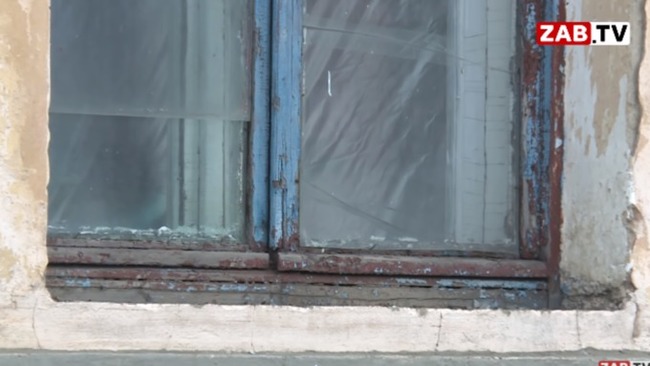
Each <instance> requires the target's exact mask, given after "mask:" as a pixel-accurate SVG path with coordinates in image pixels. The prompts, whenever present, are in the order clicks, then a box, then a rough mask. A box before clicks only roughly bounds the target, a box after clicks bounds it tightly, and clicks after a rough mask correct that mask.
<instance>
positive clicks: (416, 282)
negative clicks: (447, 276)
mask: <svg viewBox="0 0 650 366" xmlns="http://www.w3.org/2000/svg"><path fill="white" fill-rule="evenodd" d="M395 282H397V284H399V285H400V286H422V287H427V286H429V283H428V282H427V281H426V280H421V279H417V278H396V279H395Z"/></svg>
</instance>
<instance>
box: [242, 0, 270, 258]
mask: <svg viewBox="0 0 650 366" xmlns="http://www.w3.org/2000/svg"><path fill="white" fill-rule="evenodd" d="M253 6H254V10H253V11H254V17H255V18H254V19H255V25H254V28H253V47H252V58H253V88H252V90H253V114H252V116H253V119H252V124H251V129H250V137H249V138H250V151H249V157H248V161H249V174H248V185H247V186H248V192H249V195H248V202H247V203H248V215H247V218H248V227H249V229H248V232H249V235H250V236H251V238H250V239H249V241H250V242H251V245H252V246H254V247H257V248H258V249H262V250H265V249H267V248H268V240H269V235H268V229H269V226H268V222H269V186H268V182H269V160H270V157H269V143H270V131H271V120H270V119H271V114H270V105H271V103H270V99H271V98H270V90H271V0H255V2H254V5H253Z"/></svg>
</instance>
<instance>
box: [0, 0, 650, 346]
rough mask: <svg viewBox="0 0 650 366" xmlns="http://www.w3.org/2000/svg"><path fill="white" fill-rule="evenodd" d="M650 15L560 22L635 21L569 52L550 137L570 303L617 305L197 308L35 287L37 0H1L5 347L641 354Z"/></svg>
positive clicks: (618, 9) (41, 25)
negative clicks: (560, 169) (92, 298)
mask: <svg viewBox="0 0 650 366" xmlns="http://www.w3.org/2000/svg"><path fill="white" fill-rule="evenodd" d="M644 7H645V8H644ZM649 11H650V4H645V5H644V4H643V3H642V2H641V1H632V0H627V1H615V2H614V1H609V0H583V1H574V0H570V1H568V3H567V14H568V17H569V18H570V19H577V20H624V21H631V22H632V30H633V32H634V33H633V34H632V42H633V46H631V47H619V48H611V47H607V48H600V49H597V48H595V47H591V48H582V47H574V48H570V49H569V50H568V52H567V59H566V66H565V71H566V88H565V106H566V112H565V118H566V120H565V140H564V141H562V142H560V143H561V144H562V145H563V147H564V149H565V162H564V166H565V171H564V177H563V189H564V194H563V201H562V208H563V212H564V225H563V229H562V240H563V243H562V263H561V268H562V276H563V280H564V290H565V291H566V293H567V295H568V297H567V304H565V305H567V306H575V307H580V308H583V309H584V308H590V307H598V306H597V305H595V304H594V302H597V301H605V302H607V301H610V300H612V299H618V300H617V301H619V302H620V306H618V307H617V306H614V307H613V308H616V309H613V310H597V311H595V310H557V311H489V310H481V311H460V310H444V309H443V310H439V309H430V310H413V309H390V308H359V307H355V308H353V307H327V308H319V307H315V308H293V307H271V306H257V307H253V306H218V305H206V306H201V307H198V306H191V305H154V304H142V305H126V304H105V303H93V304H90V303H55V302H54V301H52V300H51V299H50V297H49V295H48V293H47V291H46V289H45V287H44V281H43V271H44V269H45V266H46V261H47V258H46V250H45V229H46V181H47V171H48V167H47V155H46V145H47V136H48V133H47V114H46V111H47V102H48V38H49V37H48V2H47V1H46V0H2V1H0V348H42V349H52V350H54V349H56V350H89V349H94V350H99V349H101V350H127V349H141V350H144V349H146V350H211V351H241V352H263V351H275V352H300V351H325V352H364V351H382V352H430V351H494V352H529V351H551V350H554V351H562V350H576V349H582V348H588V347H591V348H597V349H605V350H609V349H615V350H616V349H641V350H650V247H649V242H648V238H647V230H646V227H647V226H648V223H649V221H650V183H649V182H650V145H649V144H648V138H650V119H649V117H650V112H645V113H644V112H643V111H644V109H648V108H647V106H649V105H650V56H649V57H644V56H643V50H644V49H647V47H646V46H644V43H647V42H646V39H647V37H644V36H643V33H644V32H645V31H644V28H643V27H644V22H645V21H644V19H645V16H644V14H647V13H648V12H649ZM642 57H644V58H643V59H642ZM639 64H640V69H639V68H638V67H639ZM644 183H645V184H644ZM624 287H625V288H626V290H620V291H619V290H618V289H620V288H624ZM616 291H619V292H618V293H616ZM602 299H605V300H602Z"/></svg>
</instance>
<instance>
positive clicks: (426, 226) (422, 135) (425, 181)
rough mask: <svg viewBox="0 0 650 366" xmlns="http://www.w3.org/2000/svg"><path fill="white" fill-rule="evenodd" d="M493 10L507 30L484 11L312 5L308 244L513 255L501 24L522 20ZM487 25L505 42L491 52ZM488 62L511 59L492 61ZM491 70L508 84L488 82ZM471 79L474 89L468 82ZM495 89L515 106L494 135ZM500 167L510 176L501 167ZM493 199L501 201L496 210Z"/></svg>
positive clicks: (420, 2)
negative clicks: (503, 250) (473, 249)
mask: <svg viewBox="0 0 650 366" xmlns="http://www.w3.org/2000/svg"><path fill="white" fill-rule="evenodd" d="M497 2H499V3H500V4H501V5H502V7H503V9H502V12H503V14H497V15H496V17H497V18H498V17H499V16H500V17H502V18H504V19H505V20H503V19H502V20H499V21H497V19H493V18H495V14H492V19H490V18H489V17H488V16H486V14H487V5H486V2H485V1H484V0H483V1H481V0H477V1H466V2H465V1H462V0H458V1H457V0H448V1H445V0H439V1H431V0H400V1H397V0H358V1H349V0H305V1H304V4H305V5H304V6H305V8H304V19H303V24H304V28H305V31H304V49H303V68H304V70H303V78H304V99H303V122H302V155H301V175H300V182H301V187H300V189H301V191H300V192H301V196H300V228H301V239H302V242H303V244H304V245H308V246H309V245H311V246H331V247H344V248H353V247H368V246H370V247H377V248H382V247H386V248H389V247H397V248H403V249H406V248H413V249H436V248H441V247H449V246H452V247H453V246H454V245H456V244H460V245H462V244H467V243H469V244H483V243H485V244H494V245H507V246H512V244H513V242H514V236H515V230H514V228H513V225H512V224H511V223H509V221H508V220H512V215H513V210H514V207H515V206H516V205H515V197H516V194H515V193H513V192H515V184H516V183H515V180H514V178H512V177H513V172H512V170H513V164H514V163H513V161H514V159H513V151H514V149H513V145H512V142H511V139H512V136H513V127H512V122H511V114H510V111H511V110H512V105H511V104H510V102H511V99H510V98H509V97H510V94H509V93H510V89H511V86H510V79H509V78H510V75H509V71H508V66H507V65H508V63H509V61H510V60H509V57H510V56H511V52H512V48H511V45H512V42H511V38H512V32H510V30H511V29H508V27H509V26H506V27H505V29H503V28H504V26H498V25H496V24H497V23H498V22H502V23H504V24H510V23H511V22H512V18H513V14H512V13H509V11H510V10H508V9H512V8H513V6H512V1H503V0H496V1H495V3H497ZM460 4H464V5H460ZM490 4H491V5H492V1H490ZM467 12H469V13H471V14H470V15H471V16H478V19H479V23H480V22H481V20H480V19H482V21H483V23H482V24H483V28H481V26H482V25H481V24H472V23H476V22H472V20H471V19H472V18H471V17H470V16H469V15H462V14H463V13H467ZM472 14H473V15H472ZM459 19H465V20H466V21H465V22H462V21H459ZM489 22H491V23H492V24H491V25H490V26H491V27H492V28H495V27H496V28H498V31H499V32H501V33H500V34H497V35H495V36H494V37H493V38H495V37H497V38H498V41H499V42H501V44H504V45H505V46H499V47H501V49H499V48H497V46H491V47H493V52H492V53H488V52H487V51H486V46H487V38H488V37H486V35H487V30H488V29H490V28H489V27H488V25H487V24H486V23H489ZM499 27H500V28H499ZM494 32H496V31H494ZM508 32H510V33H508ZM474 33H475V34H474ZM481 39H482V40H483V41H481ZM476 40H478V41H476ZM472 42H473V43H472ZM477 42H478V43H477ZM493 43H494V42H493ZM461 46H462V47H465V49H464V51H463V52H461V51H462V50H463V49H462V48H461ZM481 50H482V52H483V54H482V55H481V53H480V51H481ZM477 51H479V52H477ZM486 55H487V56H486ZM490 55H493V56H494V57H497V56H499V55H500V56H499V57H501V58H502V59H503V60H501V59H499V60H497V61H488V60H487V59H486V57H488V56H490ZM490 62H492V63H495V62H497V63H499V62H500V63H501V64H500V65H490ZM477 68H478V71H477V73H474V71H471V69H477ZM490 69H494V70H493V71H495V72H498V73H499V74H500V75H501V79H505V80H506V81H505V83H503V82H502V83H501V85H495V82H492V84H490V83H489V82H488V83H487V84H486V80H488V81H489V79H488V76H486V73H488V71H489V70H490ZM463 72H467V73H468V75H474V74H476V75H478V76H479V77H478V81H475V80H470V79H468V77H464V79H463V76H460V75H463ZM481 78H482V79H483V80H482V81H481ZM501 79H499V80H501ZM488 84H490V85H488ZM490 88H492V89H498V91H499V93H501V95H503V96H504V97H503V98H501V99H503V100H504V101H505V102H504V101H501V102H500V103H502V105H501V107H500V108H501V110H503V111H505V113H502V114H503V116H504V117H503V118H502V119H501V120H500V121H497V122H495V123H493V125H494V126H496V127H495V128H494V130H491V129H490V128H491V127H490V128H488V127H486V126H490V123H492V122H491V121H490V115H489V113H491V112H489V111H488V112H486V108H487V107H486V100H488V102H489V99H488V98H486V93H487V94H490V93H491V91H490V90H489V89H490ZM486 90H488V91H487V92H486ZM497 94H498V93H497ZM498 97H499V98H500V96H498ZM474 101H477V103H475V102H474ZM487 104H489V103H487ZM479 105H480V106H479ZM464 110H467V111H469V112H468V113H464V112H463V111H464ZM470 112H471V113H470ZM470 114H473V115H470ZM460 124H464V127H463V128H461V127H459V125H460ZM468 129H469V132H468ZM471 131H478V132H476V133H472V132H471ZM494 134H499V137H498V138H493V135H494ZM491 142H492V143H491ZM495 144H496V146H493V145H495ZM463 145H464V146H465V147H464V148H459V146H463ZM490 149H493V150H495V151H497V150H498V153H492V152H491V151H492V150H490ZM470 163H471V164H470ZM497 165H501V166H506V168H507V169H502V170H497V171H493V170H491V169H492V168H491V166H497ZM468 167H469V168H468ZM462 170H464V171H465V173H466V174H461V173H460V172H459V171H462ZM486 180H490V182H492V183H491V184H486V182H485V181H486ZM470 181H474V183H468V182H470ZM492 189H493V190H495V192H492V191H490V190H492ZM492 198H494V199H495V200H498V201H499V204H498V205H490V204H489V203H488V201H490V200H491V199H492ZM474 212H477V213H479V214H478V216H477V215H474V216H476V217H472V215H473V213H474ZM463 226H467V227H470V226H472V227H473V229H472V230H465V229H463Z"/></svg>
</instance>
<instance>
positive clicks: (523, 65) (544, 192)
mask: <svg viewBox="0 0 650 366" xmlns="http://www.w3.org/2000/svg"><path fill="white" fill-rule="evenodd" d="M520 6H521V7H522V8H521V12H520V14H521V15H522V16H521V17H520V18H521V24H522V26H521V27H520V29H522V31H523V34H522V37H521V38H522V43H521V47H520V48H521V49H520V50H519V53H520V62H519V63H520V69H521V75H520V79H521V80H520V82H519V85H520V90H519V94H520V95H521V116H522V120H521V123H522V147H521V153H522V154H521V155H522V157H521V172H522V178H521V189H522V191H521V235H520V255H521V257H522V258H526V259H534V258H541V259H546V260H549V261H554V260H556V259H557V258H556V257H557V255H559V253H557V252H559V248H553V247H554V246H555V247H557V246H559V226H560V224H561V210H560V190H561V170H562V141H563V135H562V132H563V114H562V111H563V103H562V102H563V93H562V91H563V66H562V63H563V59H564V49H563V48H562V47H542V46H539V45H537V44H536V40H535V39H536V37H535V35H536V34H535V33H536V23H537V22H539V21H555V20H561V19H562V18H563V17H564V0H525V1H523V2H522V3H520ZM554 258H555V259H554Z"/></svg>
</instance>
